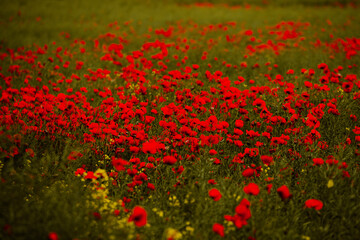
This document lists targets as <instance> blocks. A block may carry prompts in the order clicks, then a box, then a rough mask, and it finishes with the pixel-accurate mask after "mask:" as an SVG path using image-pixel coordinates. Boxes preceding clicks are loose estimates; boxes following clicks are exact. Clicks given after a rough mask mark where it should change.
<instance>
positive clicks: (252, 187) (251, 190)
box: [244, 183, 260, 196]
mask: <svg viewBox="0 0 360 240" xmlns="http://www.w3.org/2000/svg"><path fill="white" fill-rule="evenodd" d="M244 192H245V193H246V194H250V195H255V196H256V195H258V194H259V193H260V189H259V186H258V185H257V184H255V183H249V184H248V185H247V186H245V187H244Z"/></svg>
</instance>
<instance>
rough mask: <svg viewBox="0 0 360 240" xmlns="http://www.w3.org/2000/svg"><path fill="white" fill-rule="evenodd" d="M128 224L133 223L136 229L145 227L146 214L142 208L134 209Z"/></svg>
mask: <svg viewBox="0 0 360 240" xmlns="http://www.w3.org/2000/svg"><path fill="white" fill-rule="evenodd" d="M129 222H134V223H135V225H136V226H137V227H142V226H144V225H146V222H147V213H146V211H145V209H143V208H142V207H139V206H136V207H134V209H133V211H132V214H131V215H130V217H129Z"/></svg>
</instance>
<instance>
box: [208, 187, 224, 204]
mask: <svg viewBox="0 0 360 240" xmlns="http://www.w3.org/2000/svg"><path fill="white" fill-rule="evenodd" d="M209 196H210V197H211V198H212V199H213V200H214V201H219V200H220V199H221V197H222V195H221V193H220V191H219V190H217V189H216V188H213V189H211V190H210V191H209Z"/></svg>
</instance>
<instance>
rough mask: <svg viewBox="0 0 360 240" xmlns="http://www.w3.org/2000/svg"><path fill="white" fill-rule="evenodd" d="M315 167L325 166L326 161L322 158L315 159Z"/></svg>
mask: <svg viewBox="0 0 360 240" xmlns="http://www.w3.org/2000/svg"><path fill="white" fill-rule="evenodd" d="M313 162H314V166H320V165H323V164H324V160H323V159H322V158H313Z"/></svg>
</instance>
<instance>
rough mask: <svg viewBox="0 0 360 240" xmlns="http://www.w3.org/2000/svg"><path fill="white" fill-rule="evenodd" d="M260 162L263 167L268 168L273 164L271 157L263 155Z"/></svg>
mask: <svg viewBox="0 0 360 240" xmlns="http://www.w3.org/2000/svg"><path fill="white" fill-rule="evenodd" d="M261 161H262V162H263V163H264V164H265V165H267V166H269V165H270V164H271V163H272V162H273V157H271V156H266V155H263V156H261Z"/></svg>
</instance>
